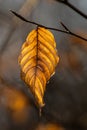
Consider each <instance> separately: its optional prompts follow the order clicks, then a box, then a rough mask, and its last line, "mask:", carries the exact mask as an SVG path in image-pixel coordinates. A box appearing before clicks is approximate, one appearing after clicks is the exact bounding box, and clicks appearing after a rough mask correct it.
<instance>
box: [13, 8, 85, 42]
mask: <svg viewBox="0 0 87 130" xmlns="http://www.w3.org/2000/svg"><path fill="white" fill-rule="evenodd" d="M10 11H11V12H12V13H13V14H14V15H15V16H17V17H18V18H20V19H21V20H23V21H25V22H28V23H31V24H34V25H37V26H39V27H43V28H46V29H50V30H53V31H58V32H62V33H66V34H69V35H72V36H75V37H78V38H80V39H82V40H84V41H87V39H86V38H84V37H82V36H79V35H77V34H75V33H73V32H71V31H70V30H69V29H68V28H67V27H66V26H65V25H64V24H63V23H61V24H62V26H63V27H64V26H65V27H64V28H65V30H61V29H57V28H52V27H47V26H44V25H42V24H39V23H36V22H32V21H29V20H27V19H25V18H24V17H23V16H21V15H20V14H18V13H16V12H14V11H12V10H10Z"/></svg>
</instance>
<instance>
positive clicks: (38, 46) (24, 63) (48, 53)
mask: <svg viewBox="0 0 87 130" xmlns="http://www.w3.org/2000/svg"><path fill="white" fill-rule="evenodd" d="M18 60H19V64H20V66H21V71H22V79H23V80H24V81H25V83H26V84H27V85H28V86H29V87H30V89H31V91H32V93H33V95H34V97H35V99H36V102H37V103H38V105H39V107H42V106H44V102H43V96H44V91H45V89H46V83H47V81H48V80H49V79H50V77H51V76H52V75H53V73H54V72H55V67H56V66H57V63H58V61H59V57H58V55H57V50H56V43H55V40H54V36H53V34H52V33H51V32H50V31H48V30H47V29H45V28H42V27H38V28H37V29H36V30H33V31H31V32H30V34H29V35H28V37H27V39H26V41H25V43H24V44H23V46H22V49H21V54H20V56H19V59H18Z"/></svg>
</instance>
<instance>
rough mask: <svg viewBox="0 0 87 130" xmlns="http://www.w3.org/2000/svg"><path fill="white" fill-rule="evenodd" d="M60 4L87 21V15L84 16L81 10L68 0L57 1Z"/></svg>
mask: <svg viewBox="0 0 87 130" xmlns="http://www.w3.org/2000/svg"><path fill="white" fill-rule="evenodd" d="M56 1H58V2H60V3H63V4H65V5H66V6H68V7H69V8H71V9H73V10H74V11H75V12H77V13H78V14H79V15H81V16H82V17H84V18H85V19H87V15H86V14H84V13H83V12H82V11H81V10H79V9H77V8H76V7H75V6H74V5H72V4H71V3H70V2H69V1H68V0H56Z"/></svg>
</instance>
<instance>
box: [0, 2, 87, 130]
mask: <svg viewBox="0 0 87 130" xmlns="http://www.w3.org/2000/svg"><path fill="white" fill-rule="evenodd" d="M70 2H71V3H72V4H73V5H75V6H76V7H77V8H78V9H80V10H82V11H83V12H84V13H85V14H87V0H70ZM10 9H11V10H14V11H16V12H18V13H19V14H21V15H22V16H24V17H25V18H26V19H29V20H31V21H35V22H38V23H40V24H43V25H45V26H49V27H55V28H60V29H63V28H62V27H61V25H60V21H62V22H63V23H64V24H65V25H66V26H67V27H68V28H69V29H70V30H71V31H73V32H75V33H77V34H79V35H81V36H83V37H85V38H87V20H86V19H84V18H83V17H81V16H80V15H78V14H77V13H76V12H74V11H73V10H71V9H70V8H68V7H67V6H65V5H63V4H61V3H59V2H56V1H54V0H14V1H13V0H0V130H87V42H85V41H83V40H80V39H78V38H75V37H72V36H69V35H66V34H63V33H60V32H55V31H52V32H53V34H54V36H55V40H56V43H57V49H58V54H59V56H60V62H59V64H58V66H57V68H56V73H55V75H54V76H53V77H52V78H51V79H50V81H49V83H48V84H47V89H46V92H45V96H44V100H45V104H46V105H45V107H44V108H43V110H42V115H41V116H39V110H38V108H36V106H35V103H34V99H33V96H32V94H31V92H30V90H29V89H28V87H27V86H26V85H25V84H24V82H23V81H22V80H21V78H20V68H19V65H18V56H19V53H20V49H21V46H22V44H23V42H24V41H25V39H26V37H27V35H28V33H29V32H30V31H31V30H32V29H34V28H36V27H35V26H34V25H31V24H29V23H25V22H24V21H21V20H20V19H18V18H17V17H15V16H14V15H13V14H12V13H11V12H10V11H9V10H10Z"/></svg>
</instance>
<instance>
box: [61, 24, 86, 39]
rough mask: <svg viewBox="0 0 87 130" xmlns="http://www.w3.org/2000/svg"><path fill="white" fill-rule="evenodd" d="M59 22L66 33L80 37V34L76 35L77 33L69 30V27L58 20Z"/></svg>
mask: <svg viewBox="0 0 87 130" xmlns="http://www.w3.org/2000/svg"><path fill="white" fill-rule="evenodd" d="M60 23H61V25H62V26H63V28H64V29H65V30H66V31H67V33H68V34H70V35H73V36H75V37H78V38H80V39H82V36H79V35H77V34H75V33H73V32H71V31H70V29H68V28H67V27H66V25H65V24H64V23H63V22H60ZM83 40H84V39H83Z"/></svg>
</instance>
